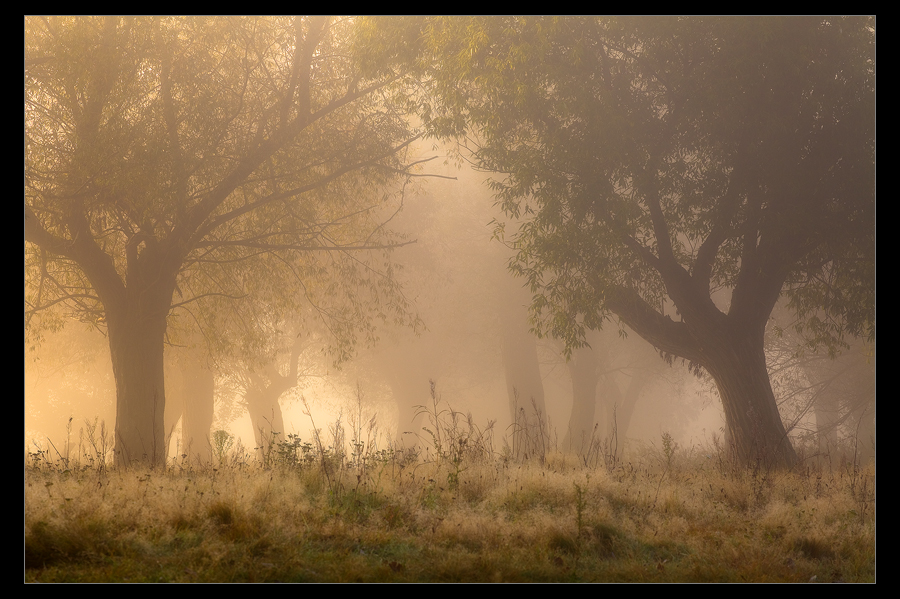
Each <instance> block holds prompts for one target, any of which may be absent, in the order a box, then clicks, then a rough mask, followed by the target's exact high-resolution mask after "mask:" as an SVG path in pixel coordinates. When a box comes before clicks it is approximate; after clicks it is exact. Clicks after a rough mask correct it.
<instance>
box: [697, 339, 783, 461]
mask: <svg viewBox="0 0 900 599" xmlns="http://www.w3.org/2000/svg"><path fill="white" fill-rule="evenodd" d="M715 341H718V343H716V342H715ZM707 347H708V350H707V351H706V352H704V353H705V354H706V356H705V357H706V359H705V360H704V363H703V365H704V367H705V368H706V369H707V370H708V371H709V373H710V374H711V375H712V377H713V380H714V381H715V383H716V388H717V389H718V391H719V397H720V398H721V400H722V407H723V408H724V410H725V422H726V423H727V425H728V430H729V432H730V433H731V440H732V445H733V450H734V452H735V454H736V457H737V458H738V460H739V461H740V462H742V463H745V464H759V465H763V466H766V467H770V466H792V465H794V464H795V463H796V462H797V454H796V453H795V452H794V448H793V446H792V445H791V442H790V439H788V435H787V431H786V430H785V428H784V424H783V423H782V421H781V415H780V414H779V413H778V407H777V403H776V401H775V394H774V393H773V391H772V385H771V383H770V381H769V373H768V370H767V369H766V356H765V351H764V349H763V343H762V340H761V339H760V340H759V341H758V342H756V340H755V339H753V336H751V335H748V336H737V335H728V336H726V335H723V336H721V337H720V338H718V339H717V340H714V338H710V339H709V340H708V345H707Z"/></svg>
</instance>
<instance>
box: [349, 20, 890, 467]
mask: <svg viewBox="0 0 900 599" xmlns="http://www.w3.org/2000/svg"><path fill="white" fill-rule="evenodd" d="M365 31H366V35H367V38H366V40H367V41H366V43H367V44H368V46H369V47H370V48H371V49H372V50H371V51H370V52H369V53H368V54H367V57H368V61H369V62H368V64H367V67H368V68H369V69H370V71H371V72H372V73H380V74H384V73H390V72H393V71H392V69H394V68H411V67H412V68H418V69H419V73H420V76H421V77H422V82H423V83H422V85H423V89H424V90H425V93H423V94H422V95H421V96H420V97H419V98H418V99H417V100H416V102H414V103H413V104H412V105H413V107H414V108H415V109H416V110H417V111H418V112H419V114H420V115H421V116H422V117H423V119H424V120H425V123H426V125H427V127H429V131H430V132H431V133H432V134H434V135H438V136H454V137H457V138H458V139H461V140H462V144H463V146H464V147H465V148H466V150H468V152H467V154H466V156H467V157H468V159H469V160H471V161H472V162H473V164H474V165H475V166H476V167H478V168H481V169H483V170H485V171H490V172H493V173H495V176H494V178H493V181H492V183H491V185H492V187H493V190H494V191H495V194H496V199H497V202H498V205H499V206H500V207H501V208H502V209H503V210H504V211H505V213H506V214H507V215H508V216H510V217H513V218H516V219H518V220H519V221H520V222H521V227H520V228H519V229H518V230H517V231H515V232H511V233H510V234H509V235H508V237H507V238H508V240H509V241H510V243H511V244H513V245H514V246H515V247H516V248H517V251H518V253H517V256H516V257H515V259H514V260H513V262H512V264H511V266H512V268H513V269H514V271H515V272H517V273H519V274H520V275H522V276H523V277H525V278H526V279H527V280H528V281H529V283H530V285H531V288H532V291H533V292H534V302H533V305H532V309H533V317H534V323H535V327H536V328H537V330H538V331H539V332H542V333H546V334H551V335H553V336H556V337H560V338H562V339H565V340H566V341H567V343H568V345H569V347H570V348H571V347H576V346H578V345H579V344H580V343H581V342H582V341H583V339H584V332H585V330H587V329H595V328H599V327H600V326H602V324H603V322H604V321H605V320H607V319H608V318H609V317H610V316H611V315H613V314H615V315H616V316H617V317H618V318H620V319H621V320H622V321H624V322H625V323H626V324H628V325H629V326H630V327H631V328H632V329H633V330H635V331H636V332H637V333H638V334H640V335H641V336H643V337H644V338H645V339H647V340H648V341H650V342H651V343H653V344H654V345H655V346H656V347H657V348H659V349H660V350H661V351H663V352H665V353H667V354H669V355H672V356H679V357H681V358H685V359H687V360H689V361H691V362H692V363H694V364H695V365H697V366H701V367H703V368H705V369H707V370H708V371H710V372H711V374H712V375H713V377H714V378H715V379H716V381H717V385H718V387H719V391H720V395H722V396H723V402H724V404H725V409H726V417H727V419H728V421H729V428H730V429H731V430H732V433H735V432H737V433H738V434H737V437H736V441H735V443H736V445H737V449H738V451H739V453H741V454H742V456H743V457H745V458H749V457H750V456H751V453H753V450H752V448H751V445H754V444H757V445H758V446H760V447H762V448H764V450H765V452H766V453H767V455H768V456H769V457H771V456H774V455H776V454H777V455H778V457H777V458H776V460H777V461H779V462H781V463H792V461H793V460H794V459H795V458H794V455H793V452H792V451H791V450H790V447H789V443H787V442H786V434H785V432H784V428H783V426H782V423H781V422H780V419H779V417H778V414H777V408H776V407H775V402H774V400H773V398H772V391H771V387H770V385H769V382H768V377H767V376H766V373H765V359H764V355H763V334H764V330H765V327H766V323H767V320H768V316H769V314H770V313H771V311H772V309H773V307H774V305H775V302H776V301H777V300H778V298H779V296H781V295H782V294H783V293H785V294H787V296H788V297H789V298H790V300H791V305H792V307H793V309H794V310H795V313H796V314H797V315H798V316H799V317H801V319H800V320H799V324H798V327H799V329H800V330H802V331H803V332H804V333H805V334H806V339H807V341H808V343H809V344H810V345H811V346H812V347H817V346H820V345H823V344H824V345H825V346H827V347H829V348H831V349H832V350H834V349H836V348H838V347H840V346H841V345H845V343H846V342H845V341H844V340H843V336H844V335H845V334H849V335H865V336H868V337H874V334H875V315H874V276H875V268H874V231H875V226H874V224H875V221H874V218H875V216H874V215H875V202H874V168H875V160H874V151H875V142H874V139H875V135H874V132H875V123H874V114H875V113H874V110H875V89H874V88H875V83H874V82H875V64H874V36H875V35H874V34H875V28H874V19H871V18H865V17H852V18H851V17H846V18H842V17H833V18H832V17H829V18H816V17H796V18H744V17H741V18H735V17H721V18H697V17H668V18H652V17H634V18H598V17H553V18H541V17H466V18H460V17H430V18H409V19H403V20H395V19H387V18H373V19H370V20H369V21H367V23H366V26H365ZM400 40H402V41H400ZM725 362H728V364H727V365H726V364H725ZM727 396H742V398H741V399H740V400H734V401H732V399H734V398H733V397H732V398H731V399H729V397H727ZM748 415H751V416H749V417H748ZM748 418H749V419H748ZM754 420H758V421H757V422H755V423H754V422H751V421H754ZM760 430H765V431H766V432H765V434H760V433H759V431H760ZM741 431H743V432H741ZM754 431H756V432H754ZM754 435H755V436H756V437H757V438H759V437H764V438H765V439H764V440H763V441H761V442H758V441H754V440H753V439H751V438H750V437H752V436H754Z"/></svg>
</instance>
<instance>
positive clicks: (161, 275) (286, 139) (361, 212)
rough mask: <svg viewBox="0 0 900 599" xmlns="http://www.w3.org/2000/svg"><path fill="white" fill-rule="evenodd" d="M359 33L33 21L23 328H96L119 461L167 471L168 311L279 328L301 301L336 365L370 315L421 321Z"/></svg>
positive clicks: (348, 22)
mask: <svg viewBox="0 0 900 599" xmlns="http://www.w3.org/2000/svg"><path fill="white" fill-rule="evenodd" d="M354 27H355V21H354V20H353V19H329V18H324V17H314V18H305V17H303V18H301V17H279V18H268V17H184V18H182V17H121V18H120V17H96V18H95V17H29V18H27V19H26V21H25V241H26V316H27V317H31V316H33V315H35V314H38V313H41V312H42V311H46V310H47V309H48V308H63V307H64V308H65V313H66V315H70V316H76V317H78V318H80V319H82V320H86V321H89V322H93V323H95V324H97V325H98V326H100V327H104V328H107V329H108V332H109V338H110V348H111V353H112V358H113V369H114V371H115V374H116V380H117V395H118V400H117V401H118V407H117V421H118V422H117V443H119V444H120V447H119V448H118V449H117V457H119V456H121V455H123V451H124V450H123V447H124V446H126V445H128V444H131V445H132V448H131V450H130V451H131V454H132V456H133V457H134V456H139V455H147V456H149V457H152V459H153V460H154V461H159V459H161V458H160V456H161V455H162V454H161V451H162V448H161V434H162V432H161V430H158V429H160V428H161V425H160V423H161V418H162V413H161V412H162V409H161V408H162V406H163V405H164V393H163V390H162V384H161V383H162V343H163V339H164V335H165V334H166V327H167V323H169V324H170V319H169V318H168V317H169V315H170V314H175V313H176V312H178V311H181V313H182V314H183V315H184V316H185V318H187V319H188V320H194V321H196V322H197V323H200V324H207V325H208V324H209V322H204V321H215V323H216V324H217V325H222V324H223V323H226V322H227V321H228V319H227V318H225V317H223V316H221V314H223V313H222V312H220V311H218V308H220V307H221V306H220V305H219V304H221V302H222V301H223V300H239V299H254V300H255V301H257V302H261V304H260V305H261V306H263V308H257V309H261V310H264V311H267V312H269V313H275V314H276V315H277V314H279V313H284V312H285V311H287V310H289V309H290V308H291V306H296V305H297V303H298V302H299V301H300V300H301V298H304V299H305V301H308V303H309V305H312V306H314V307H315V308H316V314H318V315H319V316H320V317H321V319H322V320H323V322H324V323H326V326H328V327H329V328H330V329H331V331H332V332H333V333H334V334H335V338H336V339H337V340H338V345H337V349H336V351H337V354H336V355H337V357H338V358H345V357H346V356H347V355H348V353H349V351H350V348H351V347H352V345H353V344H354V343H355V342H356V340H357V337H358V334H359V333H360V331H362V333H363V334H364V335H365V336H367V337H368V338H370V339H372V338H374V336H375V332H374V329H373V328H372V327H371V326H370V317H372V316H373V315H380V316H381V317H382V318H384V319H390V320H399V321H401V322H404V323H407V324H409V323H412V322H414V319H413V318H412V317H411V316H410V314H409V306H408V304H407V303H406V301H405V299H404V298H403V295H402V293H401V292H400V290H399V288H398V287H397V285H396V284H395V282H394V281H393V278H392V276H391V273H392V270H391V269H392V268H393V266H392V262H391V260H390V258H389V256H388V255H387V253H388V252H389V250H390V249H391V248H394V247H397V246H398V245H402V244H403V243H404V241H403V240H400V239H398V238H396V237H395V236H393V235H392V234H391V232H390V230H389V229H388V227H386V226H385V223H386V222H387V221H389V219H390V216H391V214H392V213H393V212H394V211H396V210H397V209H398V207H399V200H398V199H397V197H396V195H395V194H394V193H392V191H393V190H396V189H398V188H399V186H397V185H395V182H396V181H398V179H400V180H402V177H403V176H404V175H406V174H408V173H409V166H410V165H409V164H407V162H408V159H407V153H408V150H409V147H410V144H411V143H412V141H413V140H414V139H415V137H416V136H415V134H414V133H413V132H412V131H411V129H410V127H409V126H408V124H407V120H406V119H405V118H404V115H403V114H402V113H400V112H398V111H397V110H395V109H394V108H393V107H392V106H391V105H390V104H389V102H388V97H387V95H386V94H385V93H384V91H385V90H386V89H387V88H388V86H390V85H391V84H393V83H395V82H396V81H397V80H398V78H397V77H395V76H391V77H380V78H367V77H363V76H362V75H361V73H360V72H359V71H358V69H357V68H356V66H355V63H354V60H353V57H352V56H351V55H350V52H349V48H350V43H351V41H352V38H353V31H354ZM204 303H206V304H208V306H207V308H204V307H203V304H204ZM214 308H215V310H214ZM212 314H215V315H216V316H215V317H214V318H213V317H212V316H211V315H212ZM242 317H243V318H252V316H249V315H247V314H244V315H243V316H240V315H238V316H235V318H242ZM276 318H277V316H276ZM27 321H28V320H27ZM232 322H234V321H232ZM31 324H34V321H32V322H31ZM207 328H210V327H207ZM246 328H247V330H252V329H253V327H252V326H250V327H246ZM33 330H36V329H35V328H34V327H33ZM150 373H152V374H150ZM126 422H128V423H130V424H128V425H125V424H124V423H126ZM147 422H149V423H152V424H146V423H147ZM148 427H149V428H148ZM151 438H152V442H151V441H150V439H151ZM151 445H152V447H151ZM138 446H140V448H139V447H138ZM125 461H126V462H127V461H128V459H125Z"/></svg>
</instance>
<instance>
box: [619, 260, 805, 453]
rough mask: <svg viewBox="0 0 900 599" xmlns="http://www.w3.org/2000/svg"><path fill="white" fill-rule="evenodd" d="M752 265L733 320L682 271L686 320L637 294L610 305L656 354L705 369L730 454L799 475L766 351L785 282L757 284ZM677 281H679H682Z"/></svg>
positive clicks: (738, 291)
mask: <svg viewBox="0 0 900 599" xmlns="http://www.w3.org/2000/svg"><path fill="white" fill-rule="evenodd" d="M752 263H753V260H751V259H749V258H747V259H746V260H745V261H744V263H743V265H742V266H743V268H744V270H746V271H747V272H749V273H750V274H746V273H745V272H744V270H742V273H741V277H740V278H739V280H738V284H737V286H736V287H735V289H734V291H733V292H732V298H731V306H730V308H729V310H728V313H727V314H725V313H723V312H721V311H720V310H719V309H718V308H717V307H716V306H715V304H714V302H713V301H712V298H711V297H710V296H709V295H708V285H707V284H705V283H704V284H703V285H704V286H705V287H706V288H704V287H703V286H700V285H698V283H697V281H695V280H692V279H691V277H690V275H689V274H688V273H687V272H685V271H683V270H678V271H677V272H676V273H675V274H673V275H672V277H671V279H670V280H669V281H667V289H668V292H669V296H670V297H671V298H672V299H673V300H674V302H675V305H676V306H677V308H678V310H679V312H680V315H681V318H682V320H681V321H680V322H675V321H673V320H672V318H671V317H670V316H668V315H664V314H663V313H661V312H660V311H659V310H658V309H656V308H654V307H652V306H650V305H649V304H648V303H647V302H645V301H644V300H643V299H642V298H641V297H640V296H638V294H637V293H636V292H635V291H633V290H630V289H624V288H620V289H617V290H616V291H614V292H612V293H610V294H609V301H608V305H609V307H610V309H612V311H613V312H615V313H616V314H617V315H618V316H619V317H620V318H621V319H622V320H623V321H624V322H625V323H626V324H627V325H628V326H629V327H630V328H631V329H633V330H634V331H635V332H636V333H638V334H639V335H640V336H641V337H643V338H644V339H645V340H646V341H648V342H650V343H651V344H652V345H653V346H655V347H656V348H657V349H659V350H662V351H663V352H665V353H668V354H671V355H673V356H679V357H681V358H684V359H686V360H688V361H690V362H691V366H692V368H699V367H702V368H704V369H705V370H706V371H707V372H708V373H709V374H710V375H711V376H712V377H713V380H714V381H715V383H716V387H717V389H718V391H719V397H720V399H721V400H722V407H723V408H724V411H725V421H726V424H727V426H728V431H729V433H730V437H731V446H732V448H733V450H734V452H735V455H736V457H737V458H738V460H739V461H740V462H741V463H743V464H746V465H764V466H766V467H788V468H790V467H793V466H794V465H795V464H796V463H797V454H796V453H795V452H794V448H793V446H792V445H791V441H790V439H789V438H788V436H787V431H786V430H785V428H784V424H783V423H782V421H781V416H780V414H779V413H778V405H777V403H776V401H775V394H774V393H773V392H772V385H771V383H770V381H769V373H768V370H767V368H766V355H765V350H764V338H765V327H766V323H767V321H768V318H769V315H770V314H771V313H772V307H773V306H774V305H775V301H776V300H777V298H778V293H779V292H780V290H781V285H782V283H783V281H784V277H783V276H777V275H778V273H775V274H773V275H772V276H762V275H760V277H759V278H754V276H755V275H756V274H758V273H757V269H754V268H752V267H751V266H750V265H751V264H752ZM676 275H677V276H676Z"/></svg>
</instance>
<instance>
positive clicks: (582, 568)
mask: <svg viewBox="0 0 900 599" xmlns="http://www.w3.org/2000/svg"><path fill="white" fill-rule="evenodd" d="M429 416H430V426H429V427H428V431H426V434H425V435H424V437H425V439H427V440H428V443H429V444H428V445H427V446H425V447H422V448H420V449H419V450H417V451H410V450H406V451H400V450H384V449H382V450H379V449H377V447H375V446H374V445H372V444H369V443H368V442H363V441H358V439H361V438H362V437H364V436H365V435H364V434H362V433H363V432H364V431H359V430H357V431H354V432H352V433H351V435H350V436H351V437H353V442H352V443H351V445H350V446H351V447H352V449H351V450H349V451H346V452H344V451H335V450H334V445H332V446H331V447H325V444H324V442H323V440H322V439H319V438H316V439H313V440H309V441H303V440H300V439H297V438H296V437H291V438H289V439H288V440H287V441H284V442H281V443H278V444H275V445H273V446H272V447H271V448H270V451H269V452H268V453H267V454H266V455H264V456H263V458H262V459H255V458H254V459H251V458H250V457H249V456H248V455H247V454H246V452H242V451H241V450H240V449H238V450H234V449H232V450H230V451H225V447H224V446H223V444H222V443H218V444H217V447H218V449H219V454H220V455H219V456H218V459H217V460H216V462H215V464H214V466H213V465H209V466H205V467H199V466H195V467H192V466H190V465H189V464H186V463H182V464H170V465H169V466H168V467H167V468H165V469H161V468H158V469H149V468H148V469H136V468H132V469H127V470H120V469H114V468H111V467H108V466H107V465H106V463H105V459H104V458H106V457H107V456H106V455H102V454H103V453H104V452H105V449H99V450H98V447H99V448H104V447H107V446H108V445H104V444H103V443H97V442H96V439H91V441H92V442H90V443H84V442H83V443H82V444H81V447H80V448H79V451H78V455H76V456H73V457H71V458H69V459H65V460H64V459H62V458H61V457H60V456H59V455H58V454H56V459H52V458H51V456H50V453H49V452H47V451H37V452H34V453H31V454H29V459H28V462H27V464H26V467H25V477H24V478H25V580H26V582H874V581H875V469H874V466H873V465H869V466H866V467H863V468H861V467H859V466H856V465H854V464H853V463H852V460H846V461H844V463H839V462H840V460H838V459H834V460H833V462H834V463H832V464H831V466H830V467H829V466H813V465H812V464H811V463H810V465H808V466H802V467H799V468H798V469H797V470H795V471H793V472H779V471H767V470H766V469H765V468H764V467H762V466H760V467H756V468H738V467H736V466H734V465H733V464H732V463H730V461H729V460H728V459H727V452H726V451H725V450H724V449H722V448H721V446H718V445H713V446H710V447H707V448H700V447H694V448H690V449H685V448H680V447H678V446H677V445H676V444H674V442H673V441H672V440H671V438H668V436H667V435H664V436H663V437H662V438H661V439H660V441H659V443H656V444H652V445H649V446H648V447H645V448H643V449H638V450H634V451H631V452H626V454H625V455H624V457H622V458H616V457H615V455H611V454H607V453H605V452H603V451H602V447H601V446H599V445H598V446H597V447H596V451H595V452H594V453H588V454H587V455H586V456H582V457H577V456H568V455H563V454H559V453H556V452H553V451H550V450H547V451H537V452H532V454H531V455H530V457H529V458H528V459H515V458H514V457H513V456H512V454H511V452H510V450H509V449H508V448H505V449H503V450H500V451H496V450H495V449H494V448H493V443H494V441H493V439H492V437H491V435H490V431H483V430H480V429H478V428H477V427H475V426H473V425H472V424H471V422H466V421H465V419H460V418H459V415H458V414H456V415H454V414H453V413H452V412H451V411H450V410H444V411H441V412H439V411H438V410H437V408H435V410H434V411H432V412H431V413H430V414H429ZM332 430H333V431H334V430H335V427H333V428H332ZM338 432H340V431H338ZM220 441H224V439H222V438H220ZM88 448H90V449H88ZM98 452H99V453H98ZM819 463H821V460H820V462H819Z"/></svg>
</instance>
